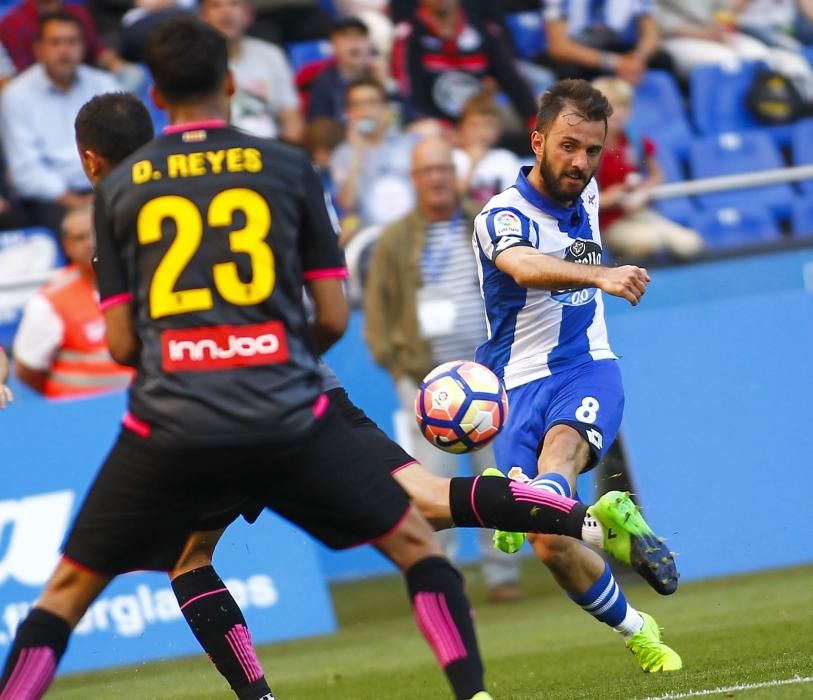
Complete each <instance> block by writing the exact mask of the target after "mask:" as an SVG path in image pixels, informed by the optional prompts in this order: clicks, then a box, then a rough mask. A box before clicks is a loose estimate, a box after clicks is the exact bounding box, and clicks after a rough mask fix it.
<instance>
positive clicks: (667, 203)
mask: <svg viewBox="0 0 813 700" xmlns="http://www.w3.org/2000/svg"><path fill="white" fill-rule="evenodd" d="M655 160H656V161H657V162H658V165H660V166H661V170H663V181H664V182H665V183H666V182H682V181H683V180H685V179H686V177H685V175H684V174H683V168H681V165H680V163H679V162H678V159H677V158H675V156H674V155H673V154H672V152H671V151H670V150H669V149H667V148H663V147H661V148H658V152H657V153H656V154H655ZM653 207H654V208H655V210H656V211H658V212H660V213H661V214H663V215H664V216H665V217H667V218H668V219H672V221H677V222H678V223H679V224H683V225H687V224H688V223H689V219H690V218H691V216H692V214H694V212H695V210H696V209H697V207H696V206H695V204H694V202H693V201H692V199H691V198H690V197H671V198H669V199H658V200H655V202H654V203H653Z"/></svg>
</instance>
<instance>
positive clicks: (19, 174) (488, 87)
mask: <svg viewBox="0 0 813 700" xmlns="http://www.w3.org/2000/svg"><path fill="white" fill-rule="evenodd" d="M0 12H2V14H1V15H0V142H1V145H2V153H1V154H0V158H1V159H2V165H3V168H2V173H3V177H2V178H1V179H0V307H2V306H3V304H4V299H3V298H2V297H3V294H4V293H5V292H3V290H2V283H3V282H7V281H8V280H10V279H16V278H17V277H18V276H20V275H25V274H26V273H28V272H31V271H37V270H41V269H43V268H48V267H49V266H56V265H59V264H60V263H66V264H67V267H66V268H65V270H64V271H63V272H62V273H60V275H59V276H58V277H56V278H55V279H52V280H51V281H50V282H49V283H48V285H47V286H46V287H45V288H43V289H42V290H40V291H39V292H38V293H37V294H36V295H34V297H33V298H32V299H31V300H30V301H29V302H28V304H27V306H26V309H25V314H24V315H23V317H22V319H21V321H22V322H21V323H20V322H19V321H20V319H19V318H18V319H17V323H19V330H18V331H17V338H16V342H15V357H16V360H17V366H18V368H20V369H18V370H17V373H18V375H19V376H20V377H21V378H22V379H23V380H24V381H25V382H26V383H27V384H29V385H30V386H32V387H34V388H36V389H37V390H40V391H46V393H50V394H52V395H64V394H65V393H66V392H67V393H69V394H70V393H71V392H72V391H74V390H72V389H70V388H68V389H66V388H65V386H64V384H62V383H60V381H59V380H58V376H59V375H60V372H59V371H57V372H56V374H57V375H58V376H57V379H56V380H54V378H53V376H52V374H53V368H54V365H56V366H57V370H66V366H65V363H67V370H68V371H70V368H71V360H70V357H71V355H70V352H68V355H67V357H68V359H66V357H65V356H64V353H63V355H60V348H62V349H63V350H64V347H63V346H64V343H65V342H66V340H65V339H66V338H68V337H69V336H70V335H71V333H72V332H73V331H72V330H71V329H72V328H74V327H77V324H78V325H79V326H80V327H81V328H82V329H83V333H84V336H82V338H80V340H81V343H80V344H82V348H81V351H82V352H83V353H86V354H88V353H89V354H90V355H91V356H93V353H101V352H102V350H103V348H102V347H97V346H98V344H99V341H100V340H101V336H99V324H100V323H101V317H98V316H97V317H92V316H93V314H92V313H90V311H89V309H91V307H92V305H88V304H84V303H80V301H79V300H81V299H83V298H84V299H88V298H91V299H92V296H93V293H94V292H93V270H92V267H91V266H90V265H89V256H90V250H91V247H90V245H84V244H82V243H81V242H82V241H89V240H90V237H91V236H92V217H91V216H90V214H89V212H90V209H89V207H90V206H91V205H92V193H91V191H90V187H89V184H88V182H87V180H86V178H85V175H84V173H83V171H82V166H81V162H80V158H79V155H78V154H77V152H76V148H75V145H74V137H73V120H74V116H75V115H76V113H77V111H78V109H79V108H80V106H81V105H82V104H83V103H84V102H85V101H87V100H88V99H89V98H90V97H92V96H93V95H96V94H99V93H103V92H110V91H115V90H126V91H132V92H134V93H136V94H138V95H139V96H140V97H142V98H143V99H144V100H145V102H147V103H148V104H149V97H148V94H149V78H148V75H147V73H146V71H145V69H144V66H143V64H142V48H143V46H144V42H145V39H146V37H147V35H148V34H149V32H150V31H151V30H152V29H153V28H154V27H155V26H156V25H158V24H159V23H161V22H162V21H164V20H165V19H166V18H168V17H172V16H175V15H178V14H183V13H196V14H197V15H199V16H200V17H201V18H202V19H203V20H204V21H205V22H208V23H210V24H211V25H212V26H214V27H215V28H217V29H218V30H219V31H221V32H222V33H223V34H224V35H225V36H226V37H227V39H228V43H229V51H230V56H231V68H232V71H233V74H234V78H235V82H236V88H237V92H236V94H235V97H234V100H233V107H232V121H233V123H234V124H236V125H237V126H239V127H241V128H243V129H245V130H247V131H249V132H252V133H254V134H257V135H259V136H263V137H275V138H280V139H284V140H286V141H289V142H292V143H296V144H299V145H301V146H302V147H304V148H305V149H307V150H308V151H309V152H310V154H311V155H312V157H313V160H314V162H315V164H316V166H317V168H318V170H319V172H320V174H321V177H322V181H323V183H324V186H325V189H326V191H327V192H328V193H329V195H330V196H331V197H332V199H333V203H334V205H335V208H336V210H337V213H338V223H339V230H340V236H341V242H342V244H343V245H345V246H346V249H347V255H348V262H349V264H350V267H351V270H352V271H353V272H354V273H356V276H355V278H354V279H353V280H352V281H351V284H353V285H354V289H355V291H354V293H355V300H356V301H357V302H358V303H362V300H363V293H364V292H363V285H362V282H363V281H364V279H366V276H367V274H368V271H369V275H370V278H371V279H372V280H373V284H372V285H371V287H372V288H373V289H376V290H377V291H376V292H375V294H374V295H373V296H371V295H370V293H368V295H367V300H366V303H367V306H368V310H369V311H370V318H372V319H373V323H376V319H379V320H380V323H382V324H384V326H385V327H382V328H376V329H375V331H374V332H371V335H370V337H371V342H372V343H373V346H374V350H376V352H377V354H378V355H380V356H377V359H378V360H379V362H380V363H381V364H383V365H384V366H388V363H389V364H390V365H392V366H394V367H395V368H396V370H397V372H400V373H401V374H406V375H409V376H410V377H411V381H412V382H413V383H414V381H416V380H417V379H419V378H420V377H419V376H418V375H419V374H420V371H422V370H423V369H425V367H424V366H423V365H422V366H421V367H416V368H414V371H412V372H406V373H404V372H403V367H401V366H400V365H399V362H400V360H399V358H398V352H399V348H398V342H401V341H402V340H403V337H402V334H403V333H407V334H412V336H413V337H412V338H411V339H410V340H409V342H410V344H411V345H410V347H411V348H412V350H414V348H415V346H414V344H412V343H414V336H415V335H422V334H423V335H426V334H427V333H429V331H427V329H426V328H423V327H422V326H421V325H420V324H419V323H417V321H418V319H416V318H415V313H414V310H413V312H411V313H409V314H408V316H407V318H408V323H406V325H405V326H404V327H397V324H395V325H394V322H393V319H394V318H396V317H397V315H398V313H403V312H404V308H403V306H402V305H401V303H402V302H403V299H401V298H397V299H396V300H395V302H394V303H395V304H396V307H397V313H396V311H394V310H392V309H388V308H385V304H386V303H387V300H390V301H392V299H393V298H394V297H393V294H394V293H395V292H394V291H393V290H392V289H391V288H392V285H393V279H396V278H397V275H395V273H394V272H393V269H392V267H391V266H392V265H393V264H395V263H394V262H393V261H392V260H391V261H390V262H386V260H385V258H386V254H385V253H379V254H377V255H376V254H373V248H374V245H373V244H374V243H375V242H376V241H378V240H380V241H383V242H384V250H386V248H387V246H388V245H389V246H392V245H394V244H393V243H392V242H391V241H392V240H393V238H397V239H398V238H399V239H401V240H402V241H404V240H408V239H410V236H412V237H417V238H416V239H415V241H417V242H414V241H413V244H412V246H411V247H409V248H407V249H406V252H407V253H408V254H410V255H412V257H411V258H409V261H411V264H412V265H413V269H412V270H411V271H410V275H412V277H414V279H413V278H411V277H410V278H409V280H410V281H409V282H408V284H409V285H413V286H415V287H416V289H418V288H421V287H422V286H425V285H424V283H425V280H423V279H422V275H425V274H436V275H439V276H440V277H443V275H442V274H441V273H442V272H443V271H444V270H445V267H446V266H447V265H448V259H449V256H450V255H452V256H459V259H458V258H455V260H456V261H457V262H456V263H455V264H456V266H457V268H456V269H462V268H459V265H458V263H460V261H461V260H464V259H465V260H468V258H467V256H468V255H469V253H470V251H469V247H468V244H467V243H466V245H465V246H462V247H460V246H457V244H458V243H460V240H464V241H467V240H468V236H469V231H470V228H471V227H470V226H469V225H468V223H467V222H469V220H470V218H471V215H472V212H474V211H476V210H477V208H478V207H479V206H482V204H483V203H484V202H486V201H487V200H488V199H489V198H490V197H491V196H492V195H494V194H495V193H497V192H499V191H501V190H503V189H505V188H507V187H509V186H511V184H513V182H514V180H515V179H516V176H517V172H518V170H519V168H520V166H521V165H523V164H528V163H530V162H532V158H531V152H530V147H529V138H528V133H529V130H530V129H531V128H532V124H533V121H534V117H535V112H536V102H537V97H538V95H539V94H540V93H541V92H543V91H544V90H545V89H546V87H547V86H548V85H550V84H551V83H552V82H553V81H554V80H557V79H560V78H572V77H579V78H584V79H588V80H595V81H596V82H597V84H598V85H599V86H600V88H601V89H602V91H604V92H605V94H607V96H608V97H609V98H610V100H611V102H612V103H613V106H614V108H615V115H614V117H613V119H612V120H611V123H610V125H609V130H608V135H607V143H606V149H605V154H604V159H603V161H602V164H601V167H600V168H599V170H598V172H597V177H598V179H599V184H600V186H601V189H602V219H601V226H602V234H603V238H604V243H605V248H606V250H607V251H608V252H609V254H610V256H613V257H615V258H616V259H629V260H645V261H648V260H652V259H653V258H654V259H662V260H685V259H690V258H692V257H694V256H697V255H698V254H699V253H701V251H702V250H703V249H704V236H703V235H701V234H700V233H698V231H697V230H694V229H693V228H692V226H691V225H688V224H687V221H686V220H675V217H671V216H670V215H669V214H668V212H666V213H665V211H664V210H663V209H662V208H658V207H656V206H655V204H654V203H653V201H652V199H651V197H650V194H651V192H652V191H653V188H656V187H657V186H658V185H659V184H660V183H662V182H663V181H664V179H665V177H664V171H663V168H662V163H664V162H665V161H664V160H663V158H666V157H667V156H670V154H669V153H668V152H666V153H664V152H663V150H664V149H663V144H661V143H658V139H657V138H654V137H653V135H652V134H648V133H646V132H645V131H644V132H643V133H642V132H641V130H640V128H639V127H638V126H637V125H636V124H633V121H634V120H632V115H633V112H634V111H635V100H636V95H637V94H638V93H637V91H638V88H639V86H640V85H642V83H643V81H645V80H646V79H647V76H648V75H650V74H651V72H652V71H662V72H665V74H666V75H668V76H670V80H673V81H674V84H675V86H676V90H677V91H679V95H680V99H681V100H683V101H684V104H685V101H686V100H687V99H688V97H689V94H690V91H689V81H690V79H691V76H692V73H693V72H694V71H696V70H697V69H698V68H699V67H702V66H707V65H714V66H720V67H723V68H725V69H726V70H736V67H737V66H738V65H740V64H744V63H746V62H751V61H760V62H762V63H763V64H764V65H765V66H767V67H768V69H769V70H770V71H773V73H774V74H777V75H780V76H782V77H783V78H784V80H785V81H786V86H787V85H789V86H791V88H792V90H793V94H794V95H796V96H798V98H799V99H800V100H801V101H802V103H803V104H805V105H806V104H808V102H810V99H811V96H813V70H811V64H810V62H809V61H808V55H809V50H808V48H807V42H810V41H811V40H813V22H812V21H811V20H812V19H813V0H798V2H797V1H796V0H541V1H540V0H502V1H497V0H392V1H391V2H386V1H385V0H333V1H330V0H86V1H85V2H65V1H63V0H13V1H12V2H10V3H8V4H6V5H3V4H2V2H0ZM676 94H677V93H676ZM681 109H684V107H681ZM742 109H745V107H744V106H742ZM685 111H687V112H688V110H685ZM153 115H154V121H155V125H156V128H160V127H161V126H162V124H163V123H165V122H164V121H162V120H165V117H164V116H163V115H162V114H160V113H159V112H157V111H153ZM426 143H431V144H434V145H433V147H432V148H431V149H427V148H426V147H425V144H426ZM421 144H424V147H423V148H421ZM668 150H669V149H668V148H667V149H666V151H668ZM429 156H432V157H431V158H429ZM670 157H671V156H670ZM667 179H668V178H667ZM432 202H434V204H432ZM438 202H440V203H441V204H440V205H438ZM438 212H440V213H438ZM679 218H680V217H678V219H679ZM32 227H33V229H32ZM11 230H13V231H27V230H36V231H51V232H53V237H54V240H55V241H59V242H60V249H59V250H57V251H56V252H54V251H49V250H47V246H46V247H45V248H43V246H42V245H34V244H33V241H34V239H33V238H31V239H26V237H25V236H24V235H22V234H20V235H16V236H13V237H7V238H5V239H4V238H3V236H2V231H11ZM458 239H460V240H458ZM26 241H27V242H28V243H29V245H17V246H16V247H15V248H14V254H11V252H10V251H11V246H10V245H9V244H10V243H14V244H15V245H16V244H19V243H24V242H26ZM77 241H79V243H77ZM387 241H390V243H387ZM461 245H462V244H461ZM456 246H457V247H456ZM396 250H397V248H396ZM427 251H428V252H427ZM433 251H434V252H433ZM450 251H451V252H450ZM466 251H469V252H466ZM427 256H428V257H427ZM393 259H398V256H397V255H395V258H393ZM427 260H428V262H427ZM465 260H464V262H465ZM398 261H399V262H401V263H403V262H404V260H403V259H401V260H398ZM468 262H469V263H472V262H473V261H472V260H468ZM386 265H390V267H385V268H383V269H382V266H386ZM376 266H378V267H379V269H375V267H376ZM466 270H467V272H466V275H467V277H466V279H465V280H463V279H458V278H457V277H456V278H455V284H459V285H462V287H461V288H465V289H467V290H469V287H471V289H470V293H471V295H472V298H479V295H478V294H476V273H475V270H474V266H473V264H472V265H470V266H469V267H468V268H466ZM458 277H459V275H458ZM447 282H448V280H447ZM404 294H405V293H404V290H403V289H402V290H401V296H402V297H403V298H407V297H408V295H407V296H404ZM467 294H468V292H467ZM66 295H69V296H68V297H67V298H69V299H70V303H65V302H64V299H65V298H66ZM83 295H84V296H83ZM455 298H456V299H457V300H458V302H459V303H461V304H464V305H465V298H466V297H465V295H463V296H461V295H457V296H456V297H455ZM456 303H457V302H456ZM459 311H461V313H457V314H456V315H455V318H457V319H458V322H460V323H463V324H464V325H465V333H464V335H465V336H466V338H468V339H471V340H472V342H473V343H474V341H475V340H477V339H479V338H480V337H481V336H482V334H483V333H484V332H485V329H484V328H483V327H482V325H483V324H482V319H481V318H479V317H478V318H477V320H476V321H475V318H474V315H472V314H471V313H469V312H470V311H471V309H462V310H459ZM88 314H90V316H88ZM3 321H4V319H3V318H0V325H2V323H3ZM384 321H386V323H384ZM17 323H15V327H16V325H17ZM416 324H417V325H416ZM102 327H103V326H102ZM388 332H391V333H393V334H394V335H393V336H392V338H393V339H394V340H392V342H390V340H388V336H387V333H388ZM454 332H455V333H458V332H459V329H458V328H455V329H454ZM79 335H82V334H81V333H80V334H79ZM475 336H476V338H475ZM77 337H79V336H77ZM3 340H4V339H3V338H0V343H2V342H3ZM6 340H7V339H6ZM73 342H78V341H76V339H74V341H73ZM427 342H428V339H427ZM376 343H378V344H379V346H380V347H378V348H376V345H375V344H376ZM474 344H476V343H474ZM438 347H439V348H440V349H438ZM472 347H473V346H472ZM382 348H384V349H382ZM429 348H432V352H430V349H429ZM74 349H75V348H74ZM425 349H426V353H427V358H428V359H427V360H426V362H429V360H431V361H432V362H433V363H434V362H435V361H438V360H442V359H443V358H445V357H446V356H447V355H449V357H451V355H455V358H456V359H459V358H457V357H456V355H458V354H459V352H457V348H451V349H450V348H444V346H443V343H440V345H437V343H431V342H428V344H427V345H426V348H425ZM452 350H454V352H452ZM449 353H451V355H450V354H449ZM97 359H98V358H97ZM413 359H414V357H413ZM60 363H61V364H60ZM424 364H425V363H424ZM430 366H431V365H430ZM426 368H428V367H426ZM93 373H95V378H94V379H93V381H91V382H89V383H88V384H87V386H84V387H80V388H77V389H76V390H75V391H76V393H85V392H87V391H95V390H98V389H99V387H101V388H102V389H106V388H115V387H118V386H120V385H121V383H122V377H121V376H120V375H118V374H117V373H116V372H115V371H114V368H111V367H110V366H109V365H106V364H105V362H104V361H101V360H100V364H98V365H96V366H94V370H93ZM126 379H127V378H126V377H125V378H124V381H126Z"/></svg>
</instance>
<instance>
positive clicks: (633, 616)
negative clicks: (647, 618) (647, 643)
mask: <svg viewBox="0 0 813 700" xmlns="http://www.w3.org/2000/svg"><path fill="white" fill-rule="evenodd" d="M643 626H644V618H643V617H641V613H639V612H638V611H637V610H636V609H635V608H633V607H632V606H631V605H630V604H629V603H627V614H626V615H624V619H623V620H621V624H620V625H617V626H616V627H615V629H617V630H618V631H619V632H621V634H623V635H624V639H626V638H628V637H631V636H632V635H633V634H636V633H637V632H640V631H641V629H642V628H643Z"/></svg>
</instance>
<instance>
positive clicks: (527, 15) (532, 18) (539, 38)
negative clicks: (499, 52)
mask: <svg viewBox="0 0 813 700" xmlns="http://www.w3.org/2000/svg"><path fill="white" fill-rule="evenodd" d="M505 23H506V24H507V25H508V31H509V33H510V35H511V41H512V42H513V44H514V50H515V51H516V52H517V56H519V58H525V59H528V60H531V59H533V58H536V57H537V56H538V55H539V54H541V53H542V52H543V51H544V50H545V46H546V38H545V23H544V22H543V21H542V13H541V12H540V11H539V10H530V11H528V12H515V13H513V14H510V15H506V16H505Z"/></svg>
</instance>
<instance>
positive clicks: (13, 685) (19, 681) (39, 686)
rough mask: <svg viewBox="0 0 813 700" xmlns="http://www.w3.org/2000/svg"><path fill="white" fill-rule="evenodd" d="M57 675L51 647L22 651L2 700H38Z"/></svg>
mask: <svg viewBox="0 0 813 700" xmlns="http://www.w3.org/2000/svg"><path fill="white" fill-rule="evenodd" d="M55 673H56V657H55V656H54V650H53V649H51V648H50V647H31V648H28V649H23V650H22V651H20V656H19V657H18V658H17V663H16V665H15V666H14V671H13V672H12V674H11V677H10V678H9V679H8V683H7V684H6V688H5V690H3V692H2V693H0V700H38V699H39V698H41V697H42V696H43V695H44V694H45V691H46V690H47V689H48V686H49V685H51V681H52V680H53V679H54V674H55Z"/></svg>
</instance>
